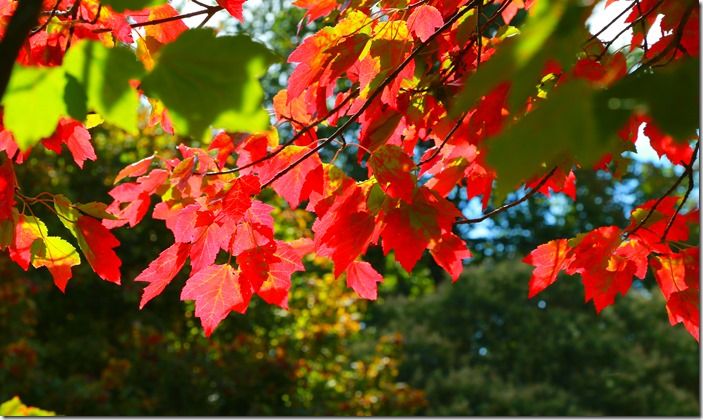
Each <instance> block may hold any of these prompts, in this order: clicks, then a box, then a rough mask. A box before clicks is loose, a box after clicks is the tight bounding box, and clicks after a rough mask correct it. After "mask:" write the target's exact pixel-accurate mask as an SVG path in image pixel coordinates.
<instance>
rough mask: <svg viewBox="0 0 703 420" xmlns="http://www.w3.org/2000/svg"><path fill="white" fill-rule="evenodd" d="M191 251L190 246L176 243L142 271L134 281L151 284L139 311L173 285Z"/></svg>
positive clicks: (143, 297) (143, 295) (146, 290)
mask: <svg viewBox="0 0 703 420" xmlns="http://www.w3.org/2000/svg"><path fill="white" fill-rule="evenodd" d="M189 251H190V245H187V244H182V243H175V244H173V245H171V246H170V247H168V248H167V249H165V250H164V251H163V252H162V253H161V254H159V256H158V257H156V259H155V260H154V261H152V262H151V263H149V266H148V267H147V268H146V269H144V271H142V272H141V273H140V274H139V275H138V276H137V278H135V279H134V281H142V282H145V283H149V285H148V286H146V287H145V288H144V291H143V293H142V299H141V301H140V302H139V309H142V308H143V307H144V305H146V304H147V303H148V302H149V301H150V300H152V299H153V298H155V297H156V296H158V295H160V294H161V292H163V290H164V288H166V286H168V284H169V283H171V280H173V278H174V277H176V274H178V272H179V271H181V268H183V264H185V261H186V258H188V253H189Z"/></svg>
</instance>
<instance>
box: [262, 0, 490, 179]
mask: <svg viewBox="0 0 703 420" xmlns="http://www.w3.org/2000/svg"><path fill="white" fill-rule="evenodd" d="M476 1H483V0H474V2H476ZM469 10H471V6H470V5H469V6H467V7H466V8H464V9H463V10H459V11H457V12H456V13H455V14H454V15H453V16H452V17H451V18H449V19H448V20H447V21H446V22H445V23H444V25H442V26H441V27H439V28H438V29H437V30H436V31H435V32H434V33H433V34H432V35H430V36H429V37H428V38H427V39H426V40H425V41H424V42H422V43H421V44H420V45H418V46H417V47H416V48H415V49H414V50H413V51H412V52H411V53H410V54H409V55H408V56H407V57H406V58H405V60H403V62H402V63H400V64H399V65H398V66H397V67H396V68H395V69H394V70H393V71H392V72H391V73H390V74H389V75H388V76H386V78H385V79H384V80H383V81H382V82H381V84H379V85H378V86H377V87H376V89H374V91H373V92H372V93H371V94H370V95H369V97H368V98H367V99H366V102H364V103H363V105H361V107H360V108H359V110H358V111H357V112H356V113H354V115H352V116H351V117H350V118H349V119H348V120H347V121H346V122H344V124H342V125H341V126H339V127H338V128H337V129H336V130H335V132H334V133H332V134H331V135H330V136H329V137H328V138H327V139H325V140H324V141H322V142H321V143H320V144H319V145H318V146H316V147H314V148H313V149H311V150H310V151H308V152H306V153H305V154H304V155H303V156H301V157H300V158H299V159H297V160H296V161H295V162H293V163H291V164H290V165H288V166H287V167H286V168H285V169H283V170H282V171H280V172H278V173H277V174H276V175H274V176H273V177H272V178H271V179H270V180H268V181H267V182H265V183H264V184H263V185H262V186H261V189H264V188H266V187H268V186H270V185H271V184H272V183H274V182H275V181H276V180H278V179H279V178H281V177H282V176H284V175H285V174H287V173H288V172H290V171H291V170H293V168H295V167H296V166H298V165H299V164H300V163H301V162H303V161H304V160H306V159H308V158H309V157H310V156H312V155H313V154H315V153H317V152H318V151H319V150H321V149H322V148H324V147H325V146H327V145H328V144H330V143H331V142H332V141H333V140H334V139H336V138H337V137H339V136H340V135H341V134H342V133H344V132H345V131H346V130H347V129H348V128H349V127H350V126H351V125H352V124H353V123H354V122H355V121H356V120H358V118H359V117H360V116H361V114H363V113H364V112H365V111H366V110H367V109H368V108H369V107H370V106H371V104H372V103H373V101H374V99H376V97H378V96H379V95H380V94H381V92H383V89H385V88H386V86H388V85H390V84H391V83H392V82H393V80H395V78H396V77H398V75H399V74H400V73H401V72H402V71H403V69H404V68H405V67H406V66H407V65H408V64H409V63H410V62H412V61H413V60H414V59H415V57H416V56H417V55H418V54H419V53H420V52H421V51H422V50H423V49H425V48H426V47H427V46H428V45H429V44H430V43H431V42H432V41H434V40H435V38H437V37H438V36H439V35H440V34H441V33H442V32H444V31H445V30H447V29H448V28H450V27H451V26H452V25H453V24H454V23H455V22H456V21H457V20H459V19H460V18H461V17H462V16H463V15H464V14H466V13H468V11H469Z"/></svg>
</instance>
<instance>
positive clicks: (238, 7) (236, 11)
mask: <svg viewBox="0 0 703 420" xmlns="http://www.w3.org/2000/svg"><path fill="white" fill-rule="evenodd" d="M245 1H246V0H217V4H219V5H220V6H222V7H224V8H225V10H227V11H228V12H229V14H230V15H232V16H234V17H236V18H237V19H239V20H240V21H242V22H243V21H244V15H243V14H242V9H243V6H244V2H245Z"/></svg>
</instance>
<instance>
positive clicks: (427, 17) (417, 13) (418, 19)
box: [407, 4, 444, 42]
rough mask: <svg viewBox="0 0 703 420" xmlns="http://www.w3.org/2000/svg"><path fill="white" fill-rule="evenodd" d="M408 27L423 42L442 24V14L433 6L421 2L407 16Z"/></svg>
mask: <svg viewBox="0 0 703 420" xmlns="http://www.w3.org/2000/svg"><path fill="white" fill-rule="evenodd" d="M407 25H408V29H410V31H411V32H413V33H414V34H415V35H417V37H418V38H420V41H422V42H425V41H427V39H428V38H429V37H430V36H431V35H432V34H433V33H434V32H435V30H436V29H437V28H439V27H440V26H442V25H444V19H442V14H441V13H440V12H439V10H437V9H436V8H435V7H434V6H430V5H428V4H423V5H420V6H418V7H416V8H415V10H413V12H412V13H411V14H410V16H409V17H408V23H407Z"/></svg>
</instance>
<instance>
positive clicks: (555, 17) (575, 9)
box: [450, 1, 587, 117]
mask: <svg viewBox="0 0 703 420" xmlns="http://www.w3.org/2000/svg"><path fill="white" fill-rule="evenodd" d="M586 16H587V14H586V8H584V7H581V6H574V5H569V2H565V1H558V2H551V3H550V2H548V1H540V2H537V3H536V4H535V6H534V7H533V9H532V10H531V15H530V16H529V17H528V20H527V22H526V23H525V25H524V26H523V27H522V28H520V33H519V34H518V35H515V36H513V37H511V38H510V39H508V40H506V41H505V42H504V43H503V44H502V45H501V46H500V48H499V49H498V50H497V52H496V53H495V55H494V56H493V57H491V59H490V60H489V61H487V62H486V63H482V64H481V66H480V67H479V70H478V71H477V72H476V73H475V74H473V75H471V76H469V77H468V78H467V79H466V84H465V86H464V88H463V90H462V91H461V92H460V93H459V95H458V96H457V98H456V100H455V101H454V103H453V104H452V106H451V108H450V113H451V115H452V116H454V117H456V116H458V115H460V114H461V113H462V112H464V111H465V110H467V109H469V108H471V107H473V106H475V104H476V102H477V101H478V100H479V99H480V98H481V97H482V96H484V95H486V94H488V93H489V92H490V91H491V90H492V89H493V88H495V87H496V86H497V85H498V84H499V83H501V82H504V81H510V82H511V89H510V94H509V103H510V106H511V108H512V109H517V108H518V107H522V106H523V105H524V104H525V101H526V99H527V97H528V96H530V95H534V94H536V93H537V84H538V83H539V78H540V72H541V71H542V69H543V67H544V64H545V62H546V61H547V59H550V58H553V59H556V60H557V61H559V62H560V63H561V64H562V65H563V66H564V67H565V68H568V67H569V66H571V65H572V64H573V62H575V60H576V54H577V53H578V52H579V51H580V49H581V42H582V41H583V39H586V38H587V32H586V29H585V25H584V19H585V17H586Z"/></svg>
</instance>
